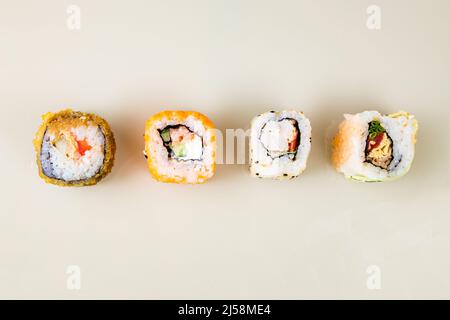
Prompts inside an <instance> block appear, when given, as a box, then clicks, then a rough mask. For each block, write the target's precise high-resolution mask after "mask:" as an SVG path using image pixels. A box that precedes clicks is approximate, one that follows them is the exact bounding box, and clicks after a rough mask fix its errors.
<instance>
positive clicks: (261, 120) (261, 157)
mask: <svg viewBox="0 0 450 320" xmlns="http://www.w3.org/2000/svg"><path fill="white" fill-rule="evenodd" d="M310 150H311V124H310V122H309V120H308V118H306V117H305V115H304V114H303V112H298V111H293V110H292V111H279V112H275V111H269V112H266V113H263V114H260V115H258V116H256V117H255V118H253V120H252V123H251V135H250V172H251V174H252V176H254V177H259V178H273V179H286V178H287V179H290V178H294V177H297V176H298V175H300V174H301V173H302V172H303V171H304V170H305V168H306V162H307V160H308V156H309V152H310Z"/></svg>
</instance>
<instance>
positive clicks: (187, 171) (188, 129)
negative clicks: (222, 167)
mask: <svg viewBox="0 0 450 320" xmlns="http://www.w3.org/2000/svg"><path fill="white" fill-rule="evenodd" d="M144 155H145V157H146V158H147V162H148V168H149V170H150V173H151V175H152V176H153V178H155V179H156V180H158V181H161V182H171V183H203V182H205V181H206V180H208V179H210V178H211V177H212V176H213V175H214V172H215V169H216V135H215V129H214V125H213V123H212V122H211V120H209V119H208V118H207V117H206V116H204V115H203V114H201V113H199V112H195V111H162V112H159V113H157V114H155V115H153V116H152V117H150V118H149V119H148V120H147V123H146V127H145V150H144Z"/></svg>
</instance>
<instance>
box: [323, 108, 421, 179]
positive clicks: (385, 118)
mask: <svg viewBox="0 0 450 320" xmlns="http://www.w3.org/2000/svg"><path fill="white" fill-rule="evenodd" d="M344 117H345V120H344V121H343V122H342V123H341V124H340V126H339V131H338V133H337V134H336V136H335V138H334V140H333V152H332V162H333V164H334V166H335V167H336V170H337V171H339V172H342V173H343V174H344V175H345V176H346V177H347V178H350V179H354V180H359V181H366V182H376V181H386V180H392V179H396V178H398V177H401V176H403V175H405V174H406V173H407V172H408V171H409V169H410V167H411V164H412V161H413V159H414V145H415V143H416V134H417V130H418V124H417V121H416V119H415V118H414V116H413V115H410V114H409V113H407V112H398V113H394V114H390V115H381V114H380V113H379V112H377V111H364V112H361V113H358V114H354V115H351V114H346V115H344Z"/></svg>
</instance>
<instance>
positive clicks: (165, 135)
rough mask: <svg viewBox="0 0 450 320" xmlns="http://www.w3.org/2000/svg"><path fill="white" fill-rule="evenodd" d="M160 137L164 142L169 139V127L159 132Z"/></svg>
mask: <svg viewBox="0 0 450 320" xmlns="http://www.w3.org/2000/svg"><path fill="white" fill-rule="evenodd" d="M160 135H161V138H162V139H163V141H164V142H169V141H170V129H169V128H167V129H164V130H163V131H161V133H160Z"/></svg>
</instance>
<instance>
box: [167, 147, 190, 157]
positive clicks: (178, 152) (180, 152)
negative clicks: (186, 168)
mask: <svg viewBox="0 0 450 320" xmlns="http://www.w3.org/2000/svg"><path fill="white" fill-rule="evenodd" d="M170 148H171V149H172V151H173V153H174V155H175V157H177V158H182V157H185V156H186V154H187V150H186V145H184V144H176V145H170Z"/></svg>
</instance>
